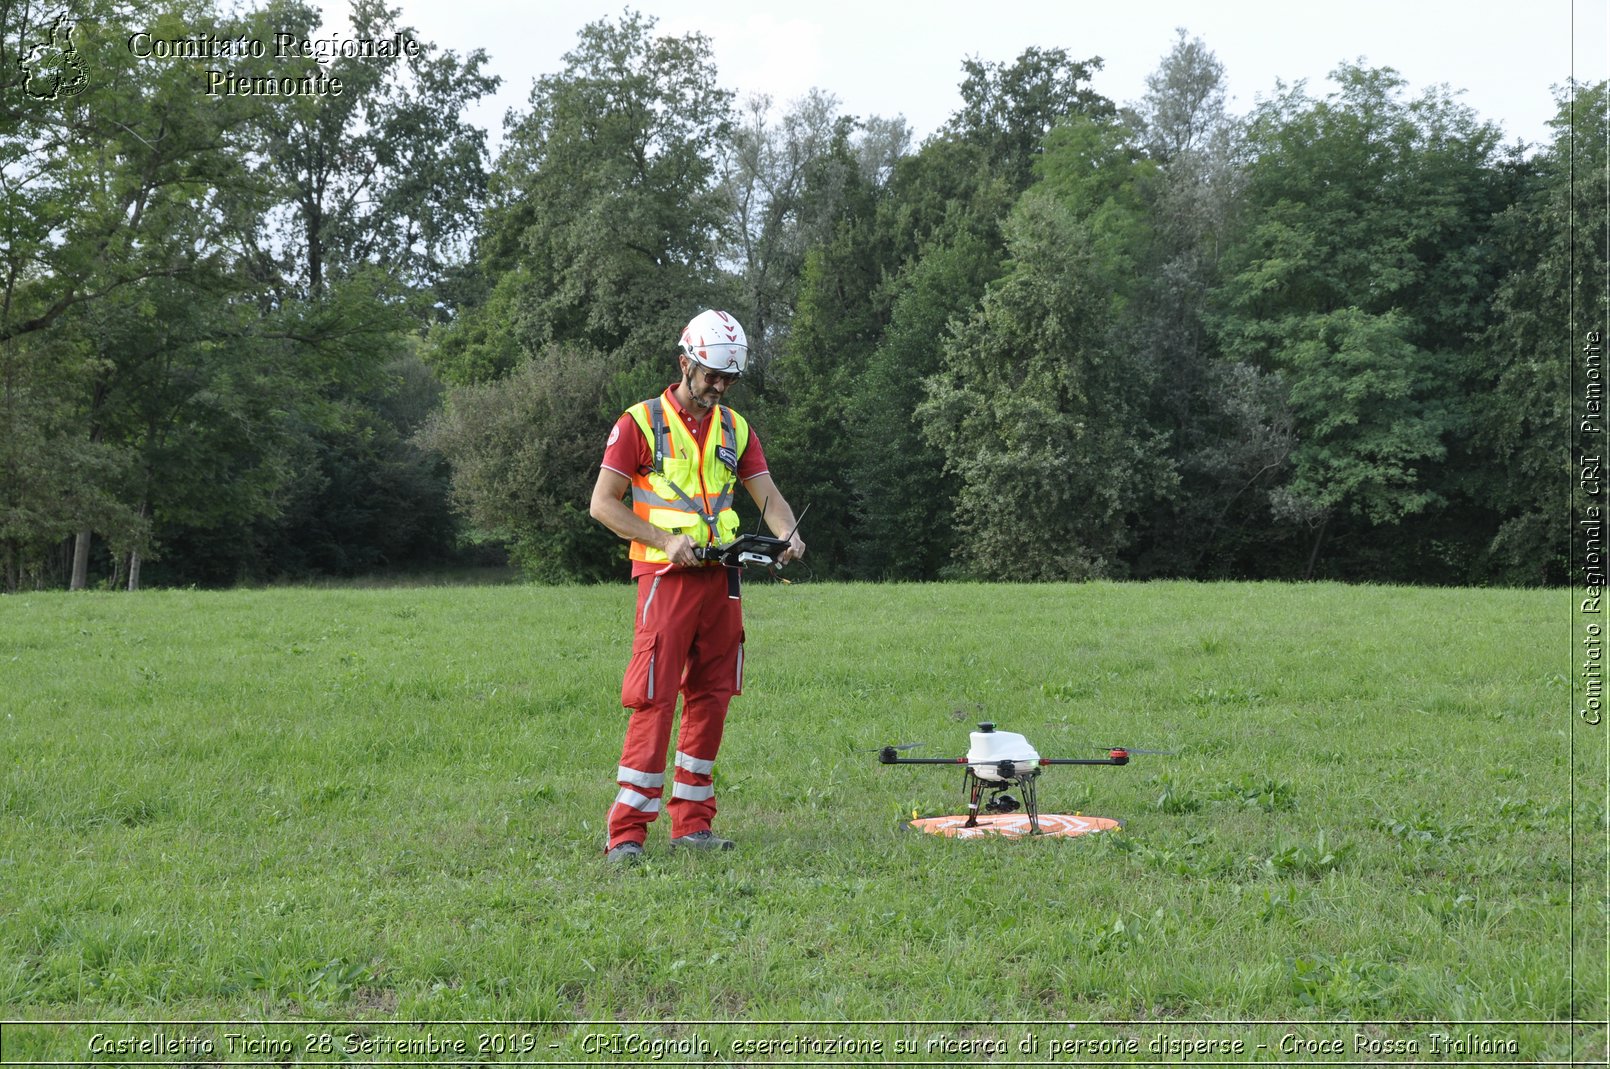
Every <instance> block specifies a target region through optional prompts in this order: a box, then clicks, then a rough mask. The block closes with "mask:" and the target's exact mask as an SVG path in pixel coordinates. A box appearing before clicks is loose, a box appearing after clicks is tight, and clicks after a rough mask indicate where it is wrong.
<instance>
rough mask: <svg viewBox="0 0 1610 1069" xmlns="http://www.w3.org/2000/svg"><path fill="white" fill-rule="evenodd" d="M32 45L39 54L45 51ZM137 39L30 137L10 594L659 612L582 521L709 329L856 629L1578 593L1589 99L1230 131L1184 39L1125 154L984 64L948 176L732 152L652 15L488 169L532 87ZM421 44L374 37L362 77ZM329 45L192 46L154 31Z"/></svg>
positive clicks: (1384, 91)
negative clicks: (1542, 131) (983, 581)
mask: <svg viewBox="0 0 1610 1069" xmlns="http://www.w3.org/2000/svg"><path fill="white" fill-rule="evenodd" d="M3 10H4V13H5V14H4V17H3V18H0V23H3V25H0V36H3V37H4V39H5V41H6V47H7V48H8V49H12V48H15V47H16V45H17V44H18V43H19V42H23V41H39V40H41V39H42V36H41V35H42V32H43V30H44V29H45V28H44V27H41V26H40V25H38V24H30V23H29V22H28V21H27V20H28V9H27V8H26V7H25V6H24V7H19V6H18V5H17V4H16V3H8V4H6V5H5V7H4V9H3ZM134 18H135V11H134V9H133V8H131V7H128V6H126V5H121V4H120V3H119V2H118V0H89V3H88V4H87V7H86V10H85V11H84V12H83V13H82V14H81V15H80V17H79V21H77V23H76V24H75V25H74V27H73V37H72V41H71V46H70V47H71V48H72V49H73V50H75V51H74V52H72V53H71V54H70V55H68V56H66V57H65V58H64V57H62V56H60V55H57V56H56V60H57V62H58V66H59V68H60V69H62V70H70V69H72V68H73V67H74V65H81V67H82V69H83V71H84V72H86V73H87V74H88V75H90V76H89V77H86V78H84V79H83V80H82V83H83V84H82V85H80V84H76V83H73V84H69V83H68V82H65V81H64V82H62V83H60V84H58V86H57V88H58V90H59V89H61V87H62V86H63V85H65V86H67V87H68V91H58V92H55V93H54V94H53V95H54V99H40V97H39V95H38V94H35V93H32V92H28V91H27V90H28V89H30V88H31V86H24V85H21V84H20V83H19V84H8V85H7V86H6V88H7V89H8V90H9V92H7V94H6V95H5V97H4V102H3V103H0V108H3V109H4V110H3V111H0V154H3V159H0V195H3V197H4V201H5V203H4V209H3V213H4V215H3V222H0V228H3V233H0V283H3V290H0V576H3V583H4V586H5V588H6V589H13V590H14V589H17V588H18V587H19V586H29V585H34V586H37V585H58V584H60V585H73V586H84V585H92V584H99V583H118V584H132V583H138V582H139V581H140V575H141V574H142V568H143V574H144V576H145V581H147V582H197V583H230V582H236V581H242V580H262V579H271V578H276V577H282V576H313V575H341V574H359V573H364V572H370V571H376V570H381V569H388V568H405V567H419V566H427V565H431V564H440V563H442V562H444V561H448V560H452V559H455V558H457V557H459V556H461V555H462V554H463V553H465V552H466V547H475V546H487V545H490V546H496V547H501V548H502V549H504V550H506V551H507V552H508V553H510V554H511V555H512V556H513V558H514V559H515V560H516V561H517V562H518V563H520V564H521V565H522V566H523V568H524V569H525V570H526V571H527V572H528V574H531V575H532V576H534V577H538V578H541V579H545V580H553V581H560V580H573V579H584V580H597V579H604V578H609V577H619V576H622V575H624V574H625V571H624V567H623V565H622V563H621V562H622V559H623V547H621V546H620V545H619V544H617V543H616V542H615V540H614V539H613V538H612V537H611V536H609V535H608V534H607V532H604V531H603V530H602V529H600V528H599V527H598V526H597V525H596V524H595V523H593V522H592V521H591V520H590V519H589V518H588V516H587V513H586V500H587V496H588V490H589V488H590V486H591V483H592V479H593V476H594V473H595V471H596V466H597V462H598V457H599V455H600V452H601V449H602V445H603V435H604V434H605V432H606V431H607V428H608V426H609V424H610V423H611V422H612V421H613V419H614V418H615V416H617V415H618V414H619V412H620V411H621V410H622V409H623V408H624V407H625V406H626V405H628V404H630V403H632V402H633V401H636V400H639V399H641V398H642V397H644V396H647V395H649V394H650V393H653V392H656V391H658V390H659V389H660V388H662V387H663V386H664V384H665V383H666V382H667V381H669V378H670V377H671V376H672V375H673V374H674V364H673V362H672V359H671V357H672V353H673V351H674V350H673V343H674V339H675V337H676V336H677V333H678V331H679V330H680V327H681V325H682V324H683V323H684V322H685V321H686V320H687V319H688V318H690V317H691V316H692V315H693V314H694V313H696V312H697V311H699V310H700V309H701V308H704V307H721V308H726V309H728V310H730V311H732V312H734V313H735V314H736V315H737V316H738V317H739V319H740V320H741V321H742V322H743V323H744V324H745V326H746V327H747V328H748V331H749V336H750V341H751V346H752V350H751V365H750V367H751V370H750V373H749V374H748V375H746V376H745V379H744V381H743V382H742V383H741V384H740V386H739V387H738V388H737V389H736V390H735V391H734V393H733V395H732V401H733V403H734V404H735V405H737V406H738V407H740V409H742V410H743V411H745V413H746V414H747V415H748V416H749V417H750V419H751V421H752V422H753V424H754V425H755V426H756V427H757V429H758V430H759V432H760V433H761V434H762V435H763V436H764V438H765V441H766V445H767V454H768V457H769V458H770V459H771V461H772V464H773V467H774V469H775V470H776V473H777V478H778V481H779V484H780V485H782V486H785V487H787V488H788V492H789V495H790V498H791V499H792V500H794V501H795V502H797V503H798V504H800V505H803V504H805V503H809V504H810V505H811V513H810V517H809V521H808V522H809V526H810V530H809V532H808V534H807V538H808V541H809V543H810V545H811V565H812V568H813V570H814V572H815V574H816V576H817V577H819V578H834V577H846V578H863V579H933V578H947V577H979V578H990V579H1008V580H1039V579H1080V578H1088V577H1139V578H1145V577H1161V576H1178V577H1193V578H1204V579H1205V578H1218V577H1272V578H1288V577H1337V578H1346V579H1356V580H1381V581H1406V582H1435V583H1491V582H1501V583H1558V582H1561V581H1563V580H1564V578H1565V571H1566V558H1567V552H1568V548H1567V546H1568V538H1569V524H1568V522H1565V519H1564V518H1565V517H1566V516H1567V509H1568V506H1569V501H1568V496H1569V489H1568V487H1569V478H1570V474H1571V473H1570V461H1571V458H1570V455H1569V452H1568V450H1567V449H1566V448H1565V447H1564V444H1563V443H1564V438H1565V434H1566V432H1567V430H1568V427H1567V421H1566V406H1567V403H1568V402H1567V382H1568V375H1569V361H1570V358H1571V354H1572V352H1573V348H1574V347H1573V344H1572V339H1573V338H1574V337H1577V336H1578V335H1580V334H1581V333H1583V332H1584V331H1585V330H1586V329H1588V327H1590V326H1592V327H1597V326H1602V318H1603V315H1604V311H1605V310H1604V307H1603V294H1604V292H1605V284H1604V274H1603V272H1604V264H1605V263H1606V260H1607V255H1606V254H1607V252H1610V250H1607V249H1606V248H1605V234H1606V226H1605V223H1606V217H1605V213H1606V209H1605V202H1604V198H1603V196H1602V193H1603V188H1602V182H1601V183H1600V184H1599V185H1598V187H1597V188H1595V184H1594V183H1593V182H1591V181H1585V180H1584V179H1583V177H1582V176H1584V175H1600V176H1602V175H1603V173H1604V169H1605V165H1606V161H1605V160H1604V158H1603V152H1604V145H1605V144H1606V137H1605V134H1606V121H1607V120H1606V90H1605V87H1604V86H1603V85H1600V86H1590V87H1571V88H1570V89H1569V90H1566V91H1561V94H1560V100H1559V106H1560V111H1559V116H1558V119H1557V120H1556V123H1555V136H1554V138H1553V140H1552V141H1551V142H1550V143H1549V144H1547V145H1540V146H1524V145H1519V144H1513V145H1508V146H1506V145H1504V144H1503V143H1502V140H1501V132H1500V131H1499V130H1498V129H1497V128H1496V127H1495V126H1494V125H1492V124H1491V123H1489V122H1486V121H1484V120H1482V119H1481V118H1480V117H1479V116H1477V115H1476V114H1474V113H1473V112H1472V111H1471V110H1470V109H1469V108H1468V107H1466V106H1464V105H1463V104H1461V103H1460V102H1459V100H1458V98H1457V97H1456V96H1454V95H1452V94H1451V93H1450V92H1449V91H1447V90H1445V89H1436V90H1432V91H1429V92H1426V93H1422V94H1419V95H1410V94H1409V93H1408V91H1407V89H1406V84H1405V82H1404V81H1403V79H1402V78H1401V77H1399V76H1398V75H1397V74H1396V73H1395V72H1393V71H1391V70H1386V69H1370V68H1367V67H1363V66H1359V65H1349V64H1343V65H1341V66H1340V67H1338V69H1337V70H1336V71H1335V73H1334V75H1333V79H1332V84H1333V86H1334V88H1332V89H1331V90H1330V91H1328V92H1326V93H1325V94H1324V95H1318V94H1317V92H1316V91H1315V90H1313V89H1311V88H1310V87H1308V86H1306V85H1301V84H1299V85H1295V86H1285V85H1282V86H1279V87H1278V88H1277V91H1276V92H1275V93H1273V94H1272V95H1270V96H1269V97H1268V98H1266V99H1263V100H1262V101H1261V102H1260V103H1259V104H1258V105H1257V107H1256V108H1254V109H1253V111H1252V112H1251V113H1250V114H1247V115H1241V116H1237V115H1232V114H1230V113H1229V112H1228V110H1227V108H1226V103H1225V89H1224V71H1223V69H1222V67H1221V65H1220V64H1219V63H1218V61H1217V59H1216V58H1215V57H1214V55H1213V53H1212V52H1211V51H1210V50H1209V49H1208V48H1207V46H1206V45H1205V44H1204V43H1203V42H1202V41H1200V40H1196V39H1192V38H1190V37H1189V36H1188V35H1187V34H1186V33H1185V32H1183V31H1181V33H1180V34H1179V36H1178V39H1177V40H1176V41H1175V42H1174V43H1173V47H1172V48H1171V49H1170V50H1169V51H1168V52H1167V53H1166V54H1165V55H1163V56H1162V58H1161V60H1160V62H1159V65H1158V67H1157V69H1156V70H1155V72H1154V73H1153V75H1152V76H1151V77H1150V78H1149V79H1148V82H1147V92H1146V94H1145V95H1144V97H1143V98H1142V99H1140V100H1138V101H1132V102H1127V103H1126V104H1124V105H1123V106H1120V105H1119V104H1118V103H1116V102H1113V101H1110V100H1107V99H1105V98H1103V97H1102V96H1100V95H1099V94H1097V93H1095V92H1094V91H1093V90H1091V88H1090V86H1089V81H1090V78H1091V75H1092V74H1093V73H1094V72H1095V71H1096V70H1098V69H1099V67H1100V65H1101V61H1100V60H1099V59H1097V58H1093V57H1092V58H1087V59H1076V58H1074V57H1073V56H1071V55H1070V54H1069V53H1068V52H1066V51H1065V50H1062V49H1056V48H1030V49H1028V50H1026V51H1025V52H1024V53H1023V54H1022V55H1020V56H1018V57H1017V58H1016V59H1015V60H1013V61H1011V62H1009V63H1006V62H1000V63H997V62H990V61H985V60H982V59H977V58H974V59H969V60H966V61H965V62H963V63H962V64H961V79H960V96H961V105H960V107H959V108H958V109H957V110H956V112H955V114H954V115H953V116H952V117H951V119H950V120H949V122H947V123H946V124H945V126H944V127H943V128H942V129H941V130H939V131H938V132H936V133H935V134H933V135H932V136H930V137H929V138H927V139H926V140H925V141H923V142H922V143H921V144H920V145H913V143H912V138H911V134H910V132H909V130H908V129H907V128H906V126H905V124H904V123H903V121H901V120H899V119H888V118H883V117H857V116H849V115H844V114H840V112H839V107H838V103H837V101H836V100H835V99H834V98H833V97H832V96H831V94H830V93H828V92H826V91H822V90H818V91H814V92H812V93H811V94H808V95H807V96H806V97H804V98H803V99H801V100H798V101H794V102H792V103H790V104H787V105H784V106H779V105H778V104H777V102H774V101H771V100H769V99H766V98H756V99H749V100H741V101H740V100H737V99H735V98H734V95H733V94H732V93H731V92H729V91H728V90H726V89H724V88H723V87H722V85H721V82H720V79H719V76H718V72H717V70H716V67H715V64H714V62H713V59H712V55H711V48H710V42H709V41H708V40H707V39H706V38H704V37H702V36H700V35H698V34H687V35H683V36H680V37H676V36H667V35H663V34H660V33H658V32H657V31H656V27H655V23H654V20H653V19H651V18H648V17H645V16H642V15H639V14H636V13H633V12H631V11H629V10H628V11H627V12H625V13H624V14H623V15H622V16H621V17H619V18H618V19H606V20H603V21H600V22H598V23H595V24H592V25H590V26H588V27H587V28H586V29H584V30H583V31H582V33H581V34H580V36H579V38H578V40H577V42H576V45H575V47H574V48H573V49H572V50H571V51H570V52H569V53H568V54H567V55H566V56H565V59H564V63H563V66H562V68H561V69H560V70H558V71H555V72H553V73H551V74H548V75H545V76H544V77H542V78H540V79H538V80H537V81H536V83H535V84H534V85H533V86H532V89H531V94H530V98H529V104H528V107H527V108H526V109H525V110H523V111H518V112H515V113H512V114H511V115H510V117H509V120H508V123H507V126H506V130H505V134H506V137H505V144H504V147H503V148H502V150H501V152H500V153H499V155H498V157H497V159H495V160H492V159H490V158H489V154H488V153H487V151H486V147H485V135H484V132H482V131H479V130H477V129H475V128H473V127H471V126H469V125H467V124H466V123H464V122H463V120H462V118H461V116H462V114H463V112H464V108H465V106H466V105H468V104H469V103H471V102H473V101H474V100H476V99H478V98H479V97H480V96H482V95H484V94H486V93H488V92H490V91H491V90H492V89H493V88H494V87H495V81H494V80H493V79H492V78H490V77H488V76H487V75H485V74H484V73H483V71H482V67H483V65H484V63H485V56H484V55H483V54H481V53H479V52H477V53H474V54H471V55H469V56H458V55H456V54H453V53H451V52H444V51H442V50H440V49H437V48H435V47H434V46H431V45H429V43H428V42H427V43H425V45H424V47H423V48H421V49H419V50H418V51H417V52H416V53H412V54H410V55H408V56H406V57H404V58H398V59H395V60H392V61H377V60H376V59H374V58H347V59H335V60H333V61H326V62H325V64H324V66H323V68H322V72H323V73H324V74H326V75H330V74H336V73H338V74H339V75H340V77H342V79H343V82H344V83H345V85H346V86H347V87H348V88H347V90H346V91H345V92H344V93H343V94H342V95H340V96H329V95H326V96H317V95H307V96H299V97H294V98H283V97H282V98H266V97H241V96H216V95H208V94H204V93H202V92H201V91H199V89H198V71H199V68H200V67H202V66H205V65H206V63H205V62H203V61H178V60H173V61H164V62H156V61H153V60H150V59H141V58H139V57H136V56H133V55H131V52H130V50H129V49H128V48H127V47H126V38H127V33H128V31H127V27H128V26H130V25H132V24H133V22H134ZM399 18H400V13H399V12H398V11H396V10H392V9H388V8H386V7H385V6H384V5H383V3H381V2H380V0H360V2H359V3H357V4H356V5H355V7H354V12H353V25H352V27H351V28H350V30H349V31H348V35H349V36H352V37H358V38H378V37H384V36H388V35H392V34H398V33H401V34H404V35H411V34H412V31H410V30H408V29H407V28H406V26H403V25H402V24H401V23H400V22H399ZM318 21H319V20H318V13H317V11H316V10H314V9H312V8H309V7H306V6H303V5H301V4H299V3H295V2H293V0H276V2H275V3H273V4H271V5H269V6H266V7H263V8H261V9H260V10H257V11H254V12H249V13H246V14H244V15H242V14H229V15H226V14H224V13H223V12H222V11H221V10H219V9H216V8H214V7H212V6H210V0H188V6H182V7H178V8H174V9H172V10H171V11H170V12H169V13H168V14H166V15H163V16H161V17H160V18H158V19H155V20H151V19H149V18H146V19H143V20H142V21H141V25H146V26H150V27H151V28H152V31H153V33H167V34H169V35H171V36H173V37H183V36H185V35H187V34H193V33H195V32H196V29H195V28H196V27H213V28H215V30H214V32H216V33H217V34H218V35H219V36H224V35H225V34H229V35H234V36H240V37H246V38H252V37H258V38H263V39H267V38H269V37H270V36H271V35H272V34H274V33H276V32H286V31H288V30H289V31H293V32H301V33H309V34H311V33H312V31H313V29H314V27H316V26H317V24H318ZM64 43H65V42H60V41H57V42H54V45H55V46H56V47H58V48H60V47H61V45H62V44H64ZM49 55H50V54H49V51H48V50H47V52H46V58H47V59H48V58H49ZM314 63H315V61H314V60H311V59H309V60H306V61H304V62H302V64H301V65H300V66H299V67H297V66H296V65H295V64H290V65H289V66H292V67H295V69H296V70H297V71H301V72H304V73H309V72H312V71H313V70H314V68H313V64H314ZM238 66H239V67H240V68H241V73H242V74H243V75H250V74H252V73H267V74H272V75H275V76H280V75H284V74H287V73H292V71H290V70H289V69H288V64H287V63H286V62H284V61H280V62H275V61H272V60H261V59H252V58H249V57H248V58H245V59H243V60H241V61H239V63H238ZM0 67H3V68H4V70H5V71H6V72H7V73H6V75H5V77H6V78H8V79H12V81H13V82H17V81H18V80H19V79H21V78H23V77H24V75H23V74H22V73H19V72H21V71H25V70H26V68H25V67H24V66H23V65H20V64H18V63H16V62H13V61H11V60H10V59H9V53H8V58H7V61H6V62H5V63H4V64H0ZM1596 194H1597V195H1596ZM1573 309H1574V311H1575V313H1576V317H1577V322H1574V323H1573V322H1571V321H1570V319H1571V311H1572V310H1573Z"/></svg>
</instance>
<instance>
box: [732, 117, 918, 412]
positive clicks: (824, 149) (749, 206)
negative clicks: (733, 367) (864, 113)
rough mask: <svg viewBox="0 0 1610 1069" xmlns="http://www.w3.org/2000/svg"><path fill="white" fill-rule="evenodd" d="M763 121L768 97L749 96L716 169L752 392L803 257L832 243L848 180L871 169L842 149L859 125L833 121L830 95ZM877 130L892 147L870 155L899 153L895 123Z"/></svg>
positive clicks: (780, 335) (788, 313)
mask: <svg viewBox="0 0 1610 1069" xmlns="http://www.w3.org/2000/svg"><path fill="white" fill-rule="evenodd" d="M771 112H772V101H771V98H770V97H768V96H765V95H760V96H755V97H751V98H750V99H749V100H748V101H747V102H746V105H745V108H744V112H743V122H742V123H741V124H739V125H737V126H736V127H735V128H734V130H733V134H732V140H731V143H730V146H729V151H728V152H727V153H726V154H724V156H723V158H722V160H721V169H722V185H723V189H724V191H725V193H726V195H727V197H728V198H729V199H730V203H731V213H732V216H731V220H730V223H729V225H728V227H727V232H728V234H730V235H731V238H732V240H733V242H735V245H736V247H735V249H734V253H733V255H732V256H731V259H732V260H733V261H734V262H733V265H732V267H733V270H734V273H735V274H736V276H737V280H738V284H739V292H738V294H737V303H736V304H735V305H734V306H733V307H732V309H731V310H732V311H733V312H734V314H736V315H737V316H738V319H739V321H740V322H742V323H743V324H744V329H745V332H746V333H747V334H748V337H749V361H750V363H749V368H748V370H747V371H746V372H745V375H746V376H747V378H748V381H749V382H750V384H751V387H752V388H754V389H757V390H759V391H760V392H764V389H765V381H764V380H765V371H766V365H767V364H768V363H769V360H770V357H771V356H772V354H773V353H774V351H775V350H776V349H777V348H778V346H779V345H780V344H781V341H782V339H784V338H785V337H786V336H787V334H788V329H789V324H790V321H791V319H792V317H793V311H794V305H795V302H796V300H797V297H798V293H799V287H800V279H801V275H802V274H803V272H804V265H805V257H806V254H807V251H808V250H809V249H811V248H813V247H815V246H818V245H820V244H822V243H823V242H825V241H827V240H828V239H830V238H831V237H832V233H833V227H834V224H835V222H836V220H837V218H838V216H839V214H840V211H841V209H842V207H843V202H844V198H845V196H846V195H847V194H848V192H849V190H850V189H851V188H853V186H854V184H855V181H856V179H857V177H858V176H859V177H860V178H862V179H865V178H866V177H867V175H866V170H867V168H868V167H873V168H875V167H877V166H879V164H877V163H873V162H870V161H868V160H863V159H859V158H857V154H856V153H855V152H854V150H853V149H851V150H850V151H846V150H845V149H846V146H847V145H848V144H849V143H850V137H851V134H852V131H854V130H857V129H859V128H862V125H863V124H861V123H858V122H857V121H855V120H854V119H851V118H848V117H845V116H840V115H838V101H837V99H835V98H834V97H833V96H832V94H829V93H824V92H822V91H820V90H814V89H813V90H811V91H810V92H809V93H807V94H806V95H805V96H804V97H802V98H801V99H799V100H797V101H795V102H794V103H793V105H792V106H791V107H790V108H789V109H788V110H787V111H785V112H784V113H783V115H782V118H781V120H780V121H779V122H778V123H776V124H775V125H774V124H773V123H772V120H771ZM878 129H880V130H885V131H886V134H885V136H887V137H889V138H890V139H891V140H892V142H893V143H891V144H889V145H886V146H880V147H879V148H877V149H873V150H872V151H873V152H874V153H878V154H888V153H894V154H898V153H899V152H900V151H901V149H902V147H903V144H904V140H903V138H904V135H905V126H904V123H903V122H896V123H894V124H888V125H880V126H879V127H878Z"/></svg>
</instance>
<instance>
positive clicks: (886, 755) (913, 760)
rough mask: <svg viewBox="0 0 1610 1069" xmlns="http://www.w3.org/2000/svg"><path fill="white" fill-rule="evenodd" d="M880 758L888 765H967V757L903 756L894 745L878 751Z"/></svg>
mask: <svg viewBox="0 0 1610 1069" xmlns="http://www.w3.org/2000/svg"><path fill="white" fill-rule="evenodd" d="M878 760H879V761H880V762H882V763H883V764H886V765H965V764H966V763H967V758H965V757H901V756H900V753H899V751H898V750H896V749H895V748H894V747H893V746H885V747H884V748H883V749H881V750H879V751H878Z"/></svg>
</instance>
